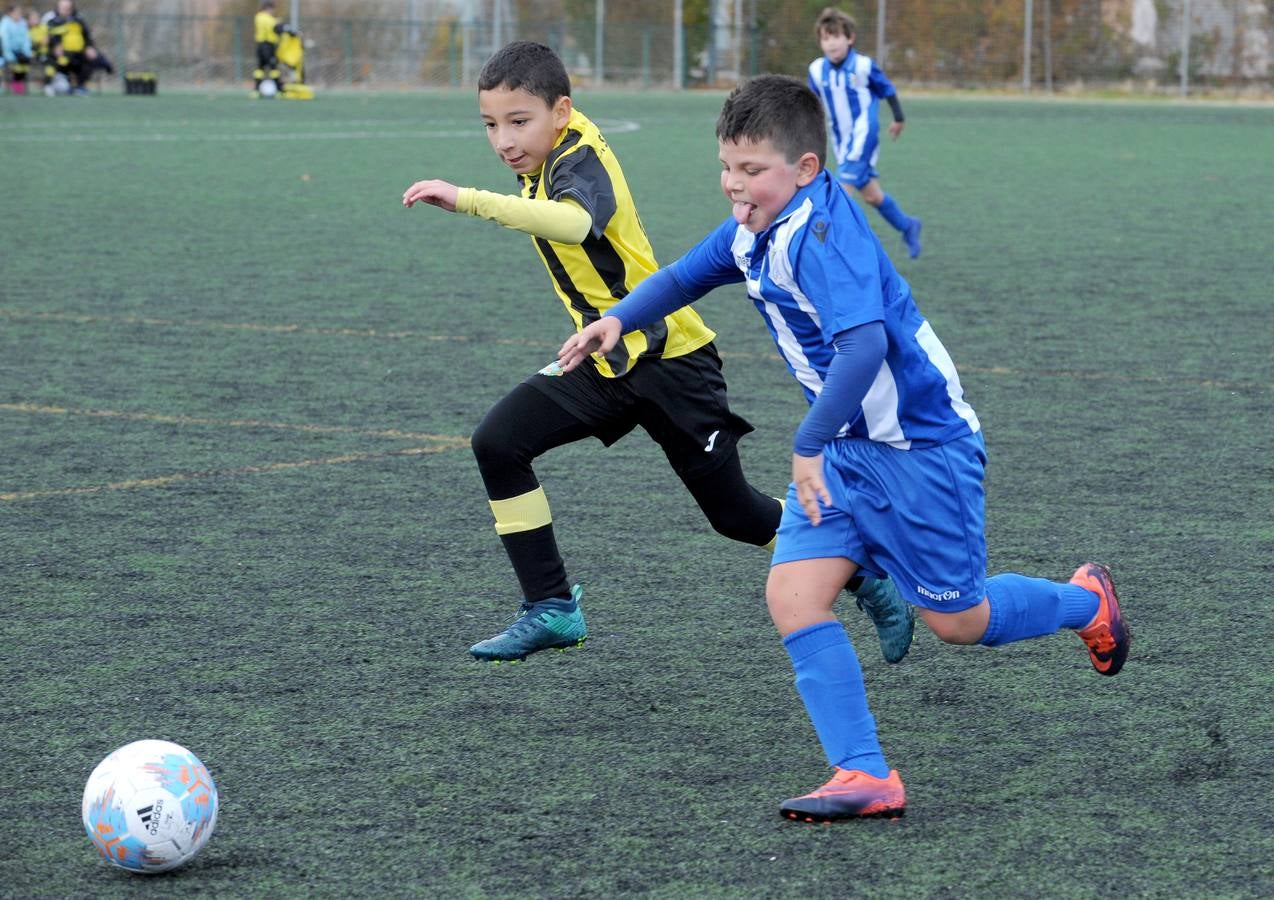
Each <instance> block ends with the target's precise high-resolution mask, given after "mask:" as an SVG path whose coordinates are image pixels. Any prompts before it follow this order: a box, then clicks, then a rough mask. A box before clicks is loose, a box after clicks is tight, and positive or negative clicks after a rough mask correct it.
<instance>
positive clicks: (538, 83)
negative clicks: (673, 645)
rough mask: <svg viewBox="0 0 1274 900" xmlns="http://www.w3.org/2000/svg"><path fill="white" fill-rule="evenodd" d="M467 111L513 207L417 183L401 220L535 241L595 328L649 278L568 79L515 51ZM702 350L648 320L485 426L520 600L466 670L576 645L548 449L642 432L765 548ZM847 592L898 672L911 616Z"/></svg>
mask: <svg viewBox="0 0 1274 900" xmlns="http://www.w3.org/2000/svg"><path fill="white" fill-rule="evenodd" d="M478 109H479V112H480V114H481V116H482V121H483V123H484V124H485V126H486V131H487V138H488V140H489V141H490V143H491V149H492V150H494V151H495V153H496V155H497V156H499V157H500V159H501V161H503V162H504V164H505V165H507V166H508V167H509V168H510V169H512V170H513V172H514V173H516V175H517V178H518V184H519V186H520V188H521V194H520V196H514V195H507V194H497V193H492V192H488V191H482V190H477V189H475V188H468V187H457V186H456V185H454V184H450V183H448V182H446V181H440V180H428V181H418V182H416V183H415V184H413V185H411V187H409V188H408V189H407V191H406V192H405V193H404V194H403V205H404V206H407V207H411V206H412V205H414V204H416V203H428V204H431V205H433V206H437V207H440V208H442V209H445V210H448V211H450V212H460V213H467V214H468V215H472V216H477V217H479V218H484V219H489V220H491V221H494V222H497V223H499V224H501V225H504V226H505V227H507V228H512V229H516V230H518V231H522V232H525V233H527V234H529V235H531V237H532V238H533V240H534V244H535V248H536V251H537V252H538V253H539V255H540V257H541V259H542V261H543V263H544V265H545V267H546V268H547V269H548V273H549V276H550V278H551V279H552V282H553V286H554V288H555V290H556V292H557V295H558V298H559V299H560V300H561V301H562V303H563V304H564V305H565V307H566V310H567V312H568V314H569V315H570V317H571V320H572V322H573V323H574V325H575V327H576V328H577V329H579V328H582V327H584V326H585V325H587V324H588V323H590V322H593V321H596V320H597V319H598V318H599V317H600V316H602V315H603V314H604V313H605V312H606V311H607V310H608V309H609V308H610V307H611V306H613V305H614V304H615V303H617V302H618V301H619V300H621V299H622V298H623V297H625V296H626V295H627V294H628V293H629V291H631V290H632V289H633V288H635V287H636V286H637V285H638V284H639V283H640V282H641V281H642V280H643V279H645V278H646V276H647V275H649V274H650V273H651V272H654V271H655V270H656V269H657V268H658V264H657V263H656V262H655V256H654V251H653V250H652V249H651V246H650V242H649V240H648V239H647V237H646V232H645V229H644V228H643V226H642V224H641V220H640V218H639V217H638V215H637V207H636V205H635V204H634V202H633V198H632V195H631V194H630V192H629V189H628V184H627V182H626V180H625V178H624V173H623V170H622V169H621V168H620V166H619V161H618V160H617V159H616V157H615V154H614V152H613V151H612V150H611V148H610V146H609V144H607V142H606V139H605V138H604V137H603V136H602V134H601V132H600V131H598V129H597V126H596V125H594V124H593V123H592V122H591V121H590V120H589V119H588V118H587V117H586V116H584V115H583V114H582V113H581V112H580V111H579V110H577V109H575V108H574V107H573V105H572V102H571V83H570V78H569V76H568V75H567V73H566V69H565V67H564V66H563V65H562V61H561V60H560V59H559V58H558V57H557V55H556V54H555V53H554V52H553V51H552V50H551V49H549V48H548V47H546V46H544V45H543V44H537V43H533V42H530V41H518V42H515V43H512V44H509V45H508V46H506V47H504V48H502V49H501V50H499V51H498V52H497V53H496V54H495V55H494V56H493V57H491V59H490V60H488V61H487V63H486V65H485V66H484V67H483V69H482V72H481V73H480V74H479V76H478ZM521 290H522V291H523V292H524V291H525V288H522V289H521ZM510 299H511V300H515V301H516V300H518V299H519V298H518V296H517V290H515V291H514V293H513V294H512V295H511V297H510ZM714 337H715V334H714V333H713V332H712V331H711V330H710V329H709V328H708V327H707V326H706V325H705V324H704V323H703V320H702V319H700V318H699V315H698V313H696V312H694V311H693V310H689V309H687V310H682V311H681V312H677V313H673V314H670V315H668V316H657V317H655V318H653V319H652V320H651V321H650V322H648V323H647V324H646V326H645V327H644V328H642V329H640V330H634V331H633V332H632V333H631V334H629V335H628V336H627V337H626V338H625V340H624V341H622V342H620V343H619V344H618V345H617V346H615V347H613V348H612V349H611V350H610V351H609V352H607V353H606V354H605V355H602V356H599V357H597V358H596V359H593V360H590V362H589V364H587V365H583V366H579V367H578V368H576V369H575V370H574V371H572V372H570V373H567V374H564V373H563V372H562V371H561V370H560V369H558V368H557V367H556V364H553V365H550V366H548V367H546V368H544V369H543V370H541V371H540V372H539V373H537V374H535V375H532V376H530V377H529V378H527V379H526V380H525V381H523V382H522V383H521V384H519V385H517V386H516V387H515V388H513V390H512V391H510V392H509V393H508V394H507V395H506V396H505V397H504V398H503V399H502V400H500V401H498V402H497V403H496V405H495V406H494V407H492V408H491V410H490V411H489V412H488V413H487V414H486V416H485V417H484V418H483V420H482V422H481V424H479V425H478V428H477V430H476V431H475V432H474V434H473V439H472V443H473V452H474V455H475V456H476V457H477V461H478V469H479V471H480V472H481V474H482V480H483V483H484V484H485V486H486V489H487V497H488V500H489V502H490V505H491V511H492V513H493V514H494V516H495V529H496V532H497V533H498V534H499V535H500V539H501V541H502V543H503V544H504V549H505V552H506V553H507V554H508V557H509V560H510V562H511V563H512V564H513V569H514V572H515V574H516V575H517V579H518V582H519V584H520V585H521V588H522V595H523V601H522V604H521V606H520V608H519V610H518V614H517V617H516V619H515V621H514V622H513V624H512V625H510V626H509V627H508V628H507V629H505V630H504V631H503V632H501V633H500V634H497V635H495V636H494V637H492V638H490V639H488V640H485V641H481V642H479V643H477V644H475V645H473V646H472V647H471V648H470V649H469V652H470V653H471V654H472V655H473V656H474V657H476V658H478V659H482V660H491V661H502V660H520V659H525V658H526V657H527V655H529V654H531V653H535V652H537V651H540V650H546V649H564V648H567V647H571V646H575V645H578V644H581V643H583V641H584V639H585V637H586V635H587V630H586V626H585V622H584V614H583V609H582V607H581V604H580V599H581V596H582V591H581V589H580V587H579V585H574V586H572V585H571V583H570V581H569V580H568V578H567V575H566V567H565V564H564V563H563V561H562V557H561V554H560V552H559V550H558V546H557V540H556V538H555V536H554V531H553V516H552V514H551V512H550V510H549V502H548V498H547V497H546V495H545V493H544V489H543V487H541V485H540V483H539V481H538V479H537V478H536V476H535V472H534V471H533V469H532V462H534V460H535V459H537V458H538V457H539V456H540V455H542V454H543V453H546V452H547V451H549V450H551V449H553V448H554V447H560V446H563V445H565V444H569V443H573V442H575V441H580V440H583V439H584V438H588V437H594V438H597V439H599V440H600V441H602V442H603V443H604V444H606V445H607V446H609V445H610V444H613V443H615V442H616V441H618V440H619V439H620V438H622V437H623V436H624V435H626V434H628V433H629V432H631V431H632V430H633V429H634V428H636V427H637V426H641V427H642V428H643V429H644V430H645V431H646V432H647V433H648V434H649V435H650V436H651V437H652V438H653V439H654V440H655V441H656V442H657V443H658V444H659V446H660V448H661V449H662V450H663V452H664V455H665V457H666V458H667V459H668V462H669V463H670V464H671V466H672V468H673V470H674V471H675V472H676V473H677V476H678V477H679V478H680V479H681V481H682V483H683V484H684V485H685V486H686V488H687V489H688V490H689V491H690V494H691V496H692V497H694V499H695V502H696V503H697V504H698V506H699V508H700V509H701V510H702V511H703V513H704V515H705V516H706V517H707V518H708V521H709V522H710V523H711V524H712V526H713V528H714V529H715V530H716V531H717V532H719V533H720V534H722V535H724V536H726V537H728V538H731V539H733V540H736V541H741V542H743V543H746V544H753V545H755V546H758V547H765V546H770V545H772V543H773V541H774V538H775V533H776V531H777V529H778V525H779V519H780V516H781V515H782V504H781V503H780V502H779V501H778V500H777V499H775V498H773V497H770V496H767V495H765V494H763V493H761V492H760V491H758V490H756V488H754V487H752V485H750V484H749V483H748V482H747V480H746V479H745V478H744V475H743V469H742V466H741V465H740V462H739V454H738V448H737V443H738V441H739V439H740V438H741V437H743V435H745V434H747V433H748V432H750V431H751V430H752V426H751V425H749V424H748V422H747V421H745V420H744V419H742V418H741V417H739V416H738V415H736V414H735V413H733V412H731V410H730V406H729V403H728V401H727V397H726V383H725V378H724V377H723V375H722V373H721V360H720V358H719V357H718V355H717V351H716V348H715V347H714V345H713V343H712V341H713V338H714ZM608 496H609V498H610V501H611V502H612V504H613V505H612V509H611V512H612V513H613V515H612V517H611V521H612V522H613V525H612V526H611V527H614V528H621V527H623V523H624V522H626V521H629V520H630V519H632V518H633V517H642V516H645V515H647V513H645V512H644V511H643V492H642V489H641V487H640V486H634V487H633V488H624V487H620V486H618V485H616V486H614V488H613V490H611V491H608ZM846 581H848V576H847V578H846ZM845 586H846V585H845V584H844V583H843V584H842V587H845ZM855 587H857V588H858V595H859V597H860V599H862V600H863V601H864V603H863V605H864V608H865V609H866V611H867V612H868V614H869V615H871V617H872V619H873V621H875V622H876V626H877V630H878V632H879V633H880V637H881V645H882V650H883V651H884V653H885V655H886V658H889V659H891V661H897V660H898V659H901V658H902V656H903V655H904V654H905V653H906V652H907V647H908V646H909V645H910V643H911V632H912V617H911V610H910V608H909V607H908V606H907V604H906V603H903V602H902V600H901V598H900V597H899V595H898V592H897V591H896V590H895V589H894V587H893V586H892V585H891V584H889V582H888V581H887V580H883V579H880V580H869V581H868V582H867V583H866V584H862V585H861V586H860V585H858V584H856V585H855ZM676 617H677V614H675V613H673V614H671V621H675V620H676Z"/></svg>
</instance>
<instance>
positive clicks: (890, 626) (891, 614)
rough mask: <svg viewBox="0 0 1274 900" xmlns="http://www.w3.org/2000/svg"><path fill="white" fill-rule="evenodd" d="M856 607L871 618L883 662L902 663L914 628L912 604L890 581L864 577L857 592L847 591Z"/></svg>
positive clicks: (914, 615)
mask: <svg viewBox="0 0 1274 900" xmlns="http://www.w3.org/2000/svg"><path fill="white" fill-rule="evenodd" d="M850 593H851V594H853V596H854V600H855V602H856V603H857V604H858V608H859V609H861V610H862V611H863V612H865V613H867V615H868V616H870V617H871V620H872V622H874V623H875V624H876V634H877V636H878V637H879V638H880V652H881V655H882V656H884V657H885V662H890V663H896V662H902V658H903V657H904V656H906V655H907V650H908V649H910V647H911V635H912V632H913V631H915V629H916V614H915V612H914V611H913V610H912V608H911V604H910V603H908V602H907V601H906V600H904V599H903V598H902V594H900V593H898V588H897V586H896V585H895V584H894V583H893V581H892V580H891V579H889V578H867V579H865V580H864V581H863V583H862V585H860V586H859V588H858V590H857V591H850Z"/></svg>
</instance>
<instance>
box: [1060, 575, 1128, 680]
mask: <svg viewBox="0 0 1274 900" xmlns="http://www.w3.org/2000/svg"><path fill="white" fill-rule="evenodd" d="M1071 584H1077V585H1079V586H1080V587H1082V588H1084V589H1085V590H1089V591H1092V592H1093V593H1094V594H1096V595H1097V600H1098V602H1097V615H1096V616H1095V617H1094V618H1093V621H1092V622H1090V623H1089V624H1088V625H1087V626H1086V627H1084V628H1081V629H1079V631H1078V632H1077V633H1078V634H1079V636H1080V637H1081V638H1082V639H1083V641H1084V643H1085V644H1087V645H1088V658H1089V659H1090V660H1092V663H1093V668H1094V669H1096V670H1097V671H1098V672H1100V673H1101V674H1103V675H1115V674H1117V673H1118V672H1119V670H1120V669H1122V668H1123V667H1124V660H1126V659H1127V658H1128V648H1129V647H1130V646H1132V629H1131V628H1129V627H1128V623H1127V622H1125V621H1124V617H1123V615H1122V614H1121V613H1120V612H1119V598H1118V597H1117V596H1116V595H1115V583H1114V581H1112V580H1111V578H1110V569H1107V568H1106V567H1105V566H1103V565H1100V564H1099V563H1084V564H1083V565H1082V566H1080V567H1079V568H1078V569H1076V570H1075V574H1074V575H1072V576H1071Z"/></svg>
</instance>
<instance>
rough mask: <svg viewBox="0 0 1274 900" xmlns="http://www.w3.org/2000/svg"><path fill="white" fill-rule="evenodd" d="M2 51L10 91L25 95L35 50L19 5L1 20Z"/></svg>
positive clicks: (0, 47) (8, 11)
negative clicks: (28, 73)
mask: <svg viewBox="0 0 1274 900" xmlns="http://www.w3.org/2000/svg"><path fill="white" fill-rule="evenodd" d="M0 51H2V52H3V53H4V67H5V70H6V72H7V74H8V79H7V80H8V83H9V91H10V92H11V93H14V94H25V93H26V92H27V72H28V70H29V69H30V67H31V60H32V57H33V56H34V50H32V48H31V32H30V30H29V29H28V28H27V21H26V19H25V18H23V16H22V7H20V6H18V5H17V4H14V5H12V6H10V7H9V8H8V10H7V11H6V12H5V15H4V18H3V19H0Z"/></svg>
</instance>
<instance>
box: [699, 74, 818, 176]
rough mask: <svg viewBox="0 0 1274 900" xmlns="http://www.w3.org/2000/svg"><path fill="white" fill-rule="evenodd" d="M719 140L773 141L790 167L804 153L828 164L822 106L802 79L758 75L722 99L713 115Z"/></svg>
mask: <svg viewBox="0 0 1274 900" xmlns="http://www.w3.org/2000/svg"><path fill="white" fill-rule="evenodd" d="M717 140H720V141H729V142H730V143H734V144H737V143H739V142H740V141H752V142H754V143H760V142H761V141H769V142H771V143H772V144H773V145H774V147H775V149H777V150H779V151H780V152H781V153H782V154H783V158H784V159H786V160H787V161H788V162H789V163H794V162H796V161H797V160H799V159H800V158H801V157H802V156H803V155H805V154H806V153H813V154H814V155H815V156H817V157H818V165H819V167H820V168H821V167H822V166H823V165H824V164H825V163H826V162H827V122H826V120H825V119H824V118H823V103H822V101H821V100H819V99H818V97H817V96H816V95H815V93H814V92H813V91H811V90H810V89H809V87H808V86H807V85H806V83H805V82H804V81H802V80H801V79H799V78H792V77H790V76H788V75H758V76H757V77H756V78H752V79H749V80H748V81H745V82H743V83H742V84H740V85H739V86H738V87H736V88H735V89H734V90H733V91H731V92H730V96H728V97H726V98H725V104H724V105H723V106H722V107H721V115H720V116H718V117H717Z"/></svg>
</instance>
